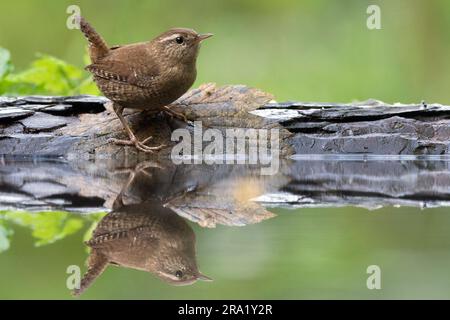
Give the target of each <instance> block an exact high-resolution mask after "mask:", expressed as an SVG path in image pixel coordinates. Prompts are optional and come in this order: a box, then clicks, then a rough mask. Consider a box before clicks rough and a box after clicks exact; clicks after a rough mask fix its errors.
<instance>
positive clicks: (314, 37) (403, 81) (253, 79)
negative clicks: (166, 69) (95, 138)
mask: <svg viewBox="0 0 450 320" xmlns="http://www.w3.org/2000/svg"><path fill="white" fill-rule="evenodd" d="M71 4H77V5H79V6H80V7H81V9H82V14H83V15H84V16H86V18H87V19H88V20H89V21H90V22H91V23H92V24H93V25H94V26H95V28H96V29H97V30H98V31H99V32H100V33H101V34H102V35H103V36H104V37H105V39H107V41H108V43H109V44H110V45H116V44H125V43H131V42H139V41H143V40H149V39H151V38H153V37H154V36H156V35H157V34H159V33H160V32H162V31H165V30H166V29H168V28H171V27H177V26H184V27H191V28H194V29H196V30H197V31H199V32H212V33H214V34H215V35H216V37H215V38H213V39H211V40H210V41H208V42H207V43H205V44H204V46H203V48H202V52H201V56H200V60H199V77H198V83H203V82H217V83H219V84H236V83H239V84H247V85H250V86H255V87H259V88H261V89H263V90H266V91H268V92H271V93H273V94H274V95H275V96H276V98H277V100H307V101H308V100H309V101H344V102H347V101H350V100H355V99H356V100H365V99H368V98H376V99H380V100H385V101H387V102H397V101H402V102H420V101H421V100H423V99H424V100H426V101H429V102H442V103H447V104H450V93H449V91H450V90H449V84H450V59H449V57H450V32H449V30H450V2H449V1H448V0H430V1H423V0H390V1H375V0H372V1H364V0H352V1H350V0H348V1H337V0H304V1H302V0H277V1H275V0H226V1H225V0H220V1H219V0H211V1H203V0H189V1H181V0H164V1H162V0H152V1H149V0H130V1H121V0H96V1H88V0H86V1H74V0H60V1H54V0H42V1H32V0H15V1H2V5H1V12H0V46H3V47H5V48H7V49H9V50H11V53H12V57H13V61H14V63H15V65H16V66H17V67H18V68H19V69H23V68H26V67H27V66H28V64H29V63H30V62H31V60H32V59H33V58H34V56H35V54H36V53H37V52H41V53H46V54H51V55H54V56H56V57H58V58H61V59H63V60H66V61H68V62H69V63H73V64H75V65H77V66H80V67H81V66H83V65H84V63H83V55H84V53H85V46H86V43H85V40H84V39H83V37H82V36H81V34H80V33H79V31H78V30H68V29H67V28H66V20H67V17H68V15H67V14H66V9H67V7H68V6H69V5H71ZM369 4H379V5H380V7H381V12H382V30H368V29H367V27H366V20H367V17H368V15H367V14H366V10H367V7H368V5H369ZM86 75H87V73H86Z"/></svg>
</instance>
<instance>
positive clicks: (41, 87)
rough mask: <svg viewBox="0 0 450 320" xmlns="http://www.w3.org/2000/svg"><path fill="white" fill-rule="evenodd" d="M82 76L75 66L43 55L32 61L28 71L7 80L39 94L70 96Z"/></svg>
mask: <svg viewBox="0 0 450 320" xmlns="http://www.w3.org/2000/svg"><path fill="white" fill-rule="evenodd" d="M82 76H83V73H82V71H81V70H80V69H78V68H76V67H75V66H72V65H70V64H68V63H66V62H64V61H62V60H59V59H57V58H54V57H51V56H45V55H44V56H42V57H40V58H39V59H37V60H36V61H34V62H33V64H32V66H31V68H30V69H28V70H26V71H24V72H21V73H19V74H16V75H11V76H10V77H9V79H8V80H10V81H11V82H14V83H16V84H17V83H20V84H27V85H28V88H29V89H30V90H32V91H36V90H37V91H39V93H41V94H58V95H70V94H71V93H72V91H73V90H74V89H75V88H76V87H77V86H78V85H79V84H80V82H81V81H82ZM33 93H34V92H33Z"/></svg>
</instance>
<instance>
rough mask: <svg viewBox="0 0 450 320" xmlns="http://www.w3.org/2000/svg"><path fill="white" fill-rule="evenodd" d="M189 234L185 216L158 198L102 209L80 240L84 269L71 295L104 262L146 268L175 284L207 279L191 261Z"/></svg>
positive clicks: (95, 274) (83, 287) (90, 279)
mask: <svg viewBox="0 0 450 320" xmlns="http://www.w3.org/2000/svg"><path fill="white" fill-rule="evenodd" d="M195 242H196V240H195V234H194V231H193V230H192V228H191V227H190V226H189V225H188V224H187V222H186V221H185V220H184V219H183V218H181V217H180V216H178V215H177V214H176V213H175V212H173V211H172V210H170V209H168V208H164V206H163V205H162V204H160V203H158V202H143V203H139V204H132V205H123V206H122V207H120V208H116V210H115V211H113V212H110V213H109V214H108V215H106V216H105V217H104V218H103V219H102V220H101V221H100V222H99V223H98V225H97V227H96V228H95V230H94V232H93V235H92V238H91V239H90V240H89V241H88V242H87V243H86V244H87V246H89V248H90V249H91V252H90V254H89V258H88V271H87V272H86V274H85V275H84V276H83V279H82V280H81V283H80V287H79V288H78V289H76V290H74V291H73V294H74V295H75V296H79V295H81V294H82V293H83V292H84V291H86V290H87V289H88V288H89V287H90V286H91V285H92V284H93V283H94V282H95V280H96V279H97V278H98V277H99V276H100V275H101V274H102V273H103V272H104V271H105V269H106V268H107V267H108V266H110V265H113V266H119V267H124V268H129V269H135V270H140V271H146V272H149V273H152V274H153V275H155V276H157V277H158V278H160V279H161V280H162V281H164V282H166V283H169V284H171V285H175V286H183V285H191V284H193V283H195V282H196V281H198V280H202V281H211V279H210V278H208V277H207V276H205V275H203V274H202V273H201V272H200V271H199V269H198V266H197V260H196V252H195V251H196V250H195Z"/></svg>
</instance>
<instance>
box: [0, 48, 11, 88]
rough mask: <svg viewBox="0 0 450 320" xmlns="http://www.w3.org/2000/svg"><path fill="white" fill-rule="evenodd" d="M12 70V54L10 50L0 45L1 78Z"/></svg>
mask: <svg viewBox="0 0 450 320" xmlns="http://www.w3.org/2000/svg"><path fill="white" fill-rule="evenodd" d="M11 70H12V65H11V54H10V53H9V51H8V50H6V49H4V48H1V47H0V80H1V79H2V78H3V77H5V76H6V75H7V74H8V73H9V72H11Z"/></svg>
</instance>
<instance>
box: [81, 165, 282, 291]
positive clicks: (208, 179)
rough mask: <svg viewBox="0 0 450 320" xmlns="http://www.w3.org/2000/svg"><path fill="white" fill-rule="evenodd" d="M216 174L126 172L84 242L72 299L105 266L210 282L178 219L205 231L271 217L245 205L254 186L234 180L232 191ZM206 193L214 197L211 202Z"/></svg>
mask: <svg viewBox="0 0 450 320" xmlns="http://www.w3.org/2000/svg"><path fill="white" fill-rule="evenodd" d="M217 173H218V171H217V170H216V171H210V175H209V176H208V175H207V174H200V175H199V174H198V172H197V171H194V172H191V171H187V172H186V171H179V170H172V171H171V170H167V168H165V169H163V168H161V167H158V166H157V165H153V164H152V163H150V164H149V163H143V164H140V165H138V166H137V167H136V168H135V169H134V170H132V171H131V172H130V173H129V177H128V179H127V181H126V182H125V183H124V185H123V187H122V190H121V191H120V193H119V195H117V197H116V199H115V201H114V203H113V205H112V209H113V210H112V212H111V213H109V214H107V215H106V216H105V217H104V218H103V219H102V220H101V221H100V222H99V223H98V225H97V227H96V228H95V230H94V232H93V235H92V237H91V239H90V240H89V241H87V242H86V245H87V246H88V247H89V248H90V249H91V252H90V255H89V257H88V261H87V265H88V271H87V272H86V274H85V275H84V277H83V279H82V280H81V284H80V288H79V289H77V290H75V291H74V292H73V293H74V295H76V296H78V295H80V294H82V293H83V292H84V291H86V289H88V288H89V286H91V285H92V284H93V282H94V281H95V280H96V279H97V278H98V277H99V276H100V275H101V274H102V273H103V272H104V271H105V269H106V268H107V267H108V266H109V265H115V266H120V267H125V268H131V269H136V270H141V271H147V272H150V273H152V274H153V275H155V276H157V277H158V278H160V279H161V280H163V281H164V282H167V283H169V284H172V285H190V284H193V283H195V282H196V281H198V280H204V281H210V280H211V279H210V278H209V277H207V276H205V275H203V274H202V273H201V272H200V271H199V268H198V265H197V261H196V250H195V245H196V240H195V234H194V232H193V230H192V228H191V227H190V226H189V225H188V223H187V222H186V220H185V219H184V218H182V216H183V217H186V218H188V219H190V220H192V221H196V222H198V223H199V224H200V225H203V226H209V227H212V226H214V225H215V223H216V222H219V223H220V222H222V223H224V224H225V223H232V224H233V225H246V224H249V223H258V222H260V221H262V220H265V219H269V218H271V217H273V216H274V215H273V214H272V213H270V212H268V211H266V210H265V209H263V208H262V207H261V206H259V205H255V204H249V201H247V199H248V198H251V197H253V196H256V195H258V193H255V191H254V190H255V187H254V184H255V183H256V182H255V181H253V180H249V181H251V183H250V185H248V184H246V183H244V182H243V181H241V180H239V181H238V183H239V185H241V186H244V188H242V187H241V188H240V189H236V186H235V184H234V183H236V182H233V183H231V182H227V181H226V179H225V181H222V180H224V177H226V174H225V175H222V174H219V176H220V177H221V178H217V179H216V178H214V177H217ZM214 175H215V176H214ZM196 177H200V178H196ZM233 181H234V180H233ZM227 186H228V187H227ZM249 186H250V187H249ZM245 189H251V190H252V192H250V193H249V194H248V195H246V192H242V191H243V190H244V191H245ZM212 190H214V192H213V193H214V194H220V196H216V197H213V198H211V195H210V191H212ZM218 190H219V191H218ZM227 190H228V191H227ZM237 190H240V191H239V192H237ZM261 192H262V191H261ZM233 217H234V218H233ZM230 225H231V224H230Z"/></svg>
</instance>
